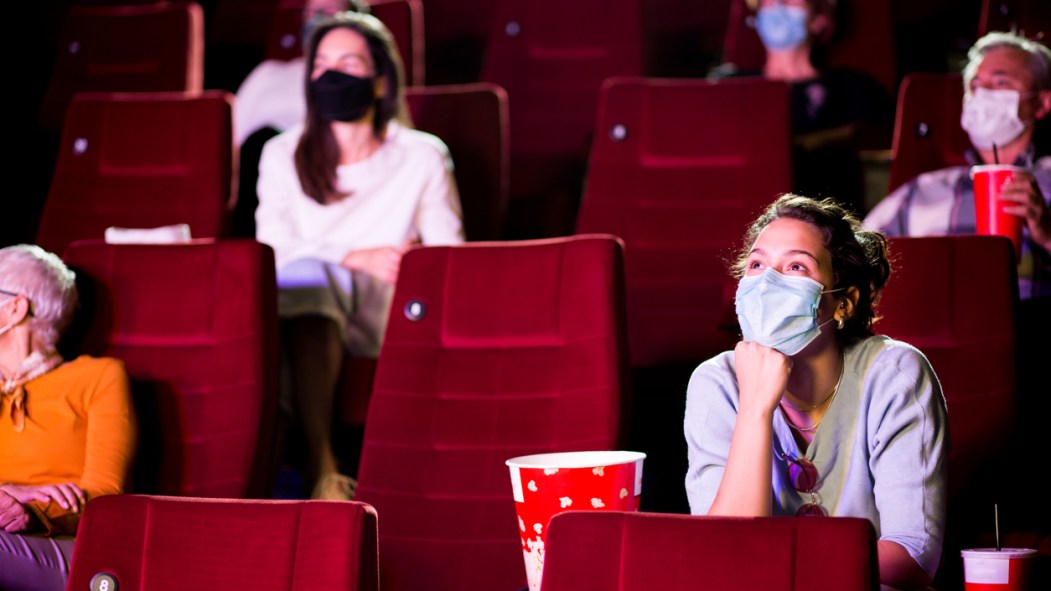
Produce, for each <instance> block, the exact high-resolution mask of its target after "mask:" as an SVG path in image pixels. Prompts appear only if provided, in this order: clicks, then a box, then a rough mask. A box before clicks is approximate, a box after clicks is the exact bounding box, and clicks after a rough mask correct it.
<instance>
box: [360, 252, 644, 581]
mask: <svg viewBox="0 0 1051 591" xmlns="http://www.w3.org/2000/svg"><path fill="white" fill-rule="evenodd" d="M621 265H622V260H621V246H620V243H619V242H618V241H617V240H616V239H615V238H613V237H612V236H580V237H569V238H562V239H553V240H546V241H543V240H541V241H524V242H491V243H468V244H466V245H462V246H456V247H427V248H419V249H415V250H412V251H410V252H409V253H408V254H406V255H405V257H404V258H403V259H402V263H401V271H400V275H399V277H398V285H397V289H396V293H395V296H394V303H393V306H392V309H391V315H390V322H389V324H388V326H387V332H386V337H385V340H384V343H383V349H382V351H381V352H380V359H379V365H378V367H377V373H376V381H375V387H374V391H373V395H372V401H371V403H370V405H369V411H368V419H367V421H366V423H365V438H364V443H363V451H362V456H361V468H360V470H359V472H358V476H359V485H358V489H357V496H356V498H358V499H360V500H361V501H364V502H367V503H370V504H372V505H373V506H374V507H376V509H377V511H378V512H379V513H380V514H381V515H383V527H382V529H381V530H380V532H381V537H380V548H381V549H380V555H381V557H382V558H381V560H382V563H381V572H382V578H383V586H384V589H385V590H386V591H400V590H407V589H423V588H427V589H432V590H434V591H448V590H468V589H517V588H521V587H523V586H524V585H525V583H526V578H525V568H524V563H523V562H522V549H521V548H522V546H521V541H520V538H519V533H518V520H517V518H516V517H515V507H514V501H513V498H512V494H511V492H512V491H511V485H510V475H509V473H508V469H507V467H506V466H505V465H504V461H505V460H506V459H508V458H511V457H515V456H518V455H523V454H532V453H545V452H556V451H574V450H591V449H596V450H603V449H616V448H617V447H618V444H619V442H620V441H621V435H623V434H624V431H623V430H622V428H621V421H623V420H626V416H627V411H626V409H624V408H622V404H621V400H622V396H623V394H624V392H623V391H624V390H625V389H626V384H625V380H624V377H623V373H624V371H625V369H626V366H627V355H626V354H627V352H626V350H625V345H626V341H625V338H624V336H623V329H624V320H623V295H622V294H623V291H622V290H623V282H622V281H623V277H622V270H621V269H622V267H621Z"/></svg>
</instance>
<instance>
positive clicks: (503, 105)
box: [339, 82, 508, 425]
mask: <svg viewBox="0 0 1051 591" xmlns="http://www.w3.org/2000/svg"><path fill="white" fill-rule="evenodd" d="M406 99H407V101H408V103H409V110H410V112H411V113H412V119H413V124H414V125H415V126H416V128H417V129H420V130H422V131H426V132H427V133H431V134H434V135H435V136H437V137H439V138H441V139H442V141H443V142H445V145H446V146H448V147H449V153H450V154H451V155H452V158H453V163H454V166H455V174H456V185H457V188H458V190H459V191H460V202H461V204H462V206H463V217H464V220H463V221H464V230H465V232H466V235H467V239H468V240H471V241H479V240H498V239H500V238H501V236H502V232H503V228H504V217H505V213H506V211H507V191H508V178H507V175H508V170H507V169H508V147H507V135H508V134H507V93H505V92H504V90H503V89H502V88H500V87H499V86H496V85H495V84H487V83H484V82H478V83H475V84H457V85H445V86H416V87H410V88H407V89H406ZM375 373H376V360H375V359H370V358H365V357H349V356H348V357H347V362H346V365H345V366H344V370H343V376H342V379H341V386H340V390H339V392H340V394H339V420H340V421H341V422H343V423H345V424H348V425H364V424H365V413H366V412H367V410H368V402H369V397H370V396H371V393H372V382H373V376H374V375H375Z"/></svg>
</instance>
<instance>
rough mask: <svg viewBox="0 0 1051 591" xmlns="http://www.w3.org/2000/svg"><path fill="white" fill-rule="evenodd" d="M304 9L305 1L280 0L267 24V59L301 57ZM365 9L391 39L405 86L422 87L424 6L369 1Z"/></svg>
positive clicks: (402, 0) (406, 0)
mask: <svg viewBox="0 0 1051 591" xmlns="http://www.w3.org/2000/svg"><path fill="white" fill-rule="evenodd" d="M304 5H305V1H304V0H281V2H280V4H279V6H278V7H277V8H276V9H275V10H274V13H273V16H272V17H271V20H270V27H269V30H268V33H267V39H266V52H265V57H266V59H271V60H290V59H293V58H297V57H301V56H302V55H303V41H304V40H303V39H302V35H303V6H304ZM368 5H369V12H370V13H371V14H372V15H373V16H375V17H376V18H378V19H379V20H380V21H381V22H383V24H384V25H386V26H387V29H389V30H390V32H391V35H392V36H393V37H394V42H395V44H397V46H398V54H399V55H400V57H401V63H402V66H403V67H404V68H405V84H406V85H419V84H423V80H424V53H423V4H422V3H421V2H420V0H369V2H368Z"/></svg>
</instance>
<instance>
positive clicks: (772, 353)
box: [734, 341, 792, 415]
mask: <svg viewBox="0 0 1051 591" xmlns="http://www.w3.org/2000/svg"><path fill="white" fill-rule="evenodd" d="M734 370H735V372H736V373H737V387H738V390H739V392H740V405H741V406H740V408H739V409H738V414H746V413H747V414H757V413H758V414H764V415H765V414H770V413H773V412H774V409H776V408H777V405H778V404H779V403H780V402H781V396H782V395H783V394H784V392H785V388H786V387H787V386H788V374H789V373H791V371H792V360H791V359H790V358H789V357H787V356H786V355H784V354H783V353H781V352H780V351H778V350H776V349H771V348H770V347H764V346H763V345H760V344H758V343H752V342H749V341H741V342H739V343H737V346H736V347H734Z"/></svg>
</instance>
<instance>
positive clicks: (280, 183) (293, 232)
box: [255, 135, 303, 269]
mask: <svg viewBox="0 0 1051 591" xmlns="http://www.w3.org/2000/svg"><path fill="white" fill-rule="evenodd" d="M281 137H283V136H280V135H279V136H277V137H275V138H274V139H272V140H270V141H268V142H267V143H266V144H265V145H264V146H263V153H262V155H261V156H260V158H259V181H258V184H257V185H256V193H257V194H258V196H259V206H258V207H257V208H256V210H255V226H256V230H255V235H256V238H257V239H258V240H259V241H260V242H263V243H266V244H269V245H270V246H271V248H273V249H274V257H275V259H276V260H277V268H279V269H280V268H281V267H282V266H283V265H284V264H285V263H286V262H288V261H289V260H291V257H292V256H293V254H294V253H293V250H294V249H295V247H296V245H297V244H301V243H302V241H303V237H302V236H300V235H299V232H298V230H297V228H296V226H295V224H294V223H293V221H292V220H293V216H292V208H293V205H294V200H295V199H296V198H297V197H298V198H302V197H303V191H302V188H301V187H300V185H299V176H298V175H297V174H296V168H295V164H294V162H293V160H292V157H291V155H290V154H287V153H286V151H285V150H283V149H282V147H283V146H282V145H280V144H279V143H277V142H276V141H275V140H277V139H279V138H281Z"/></svg>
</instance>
